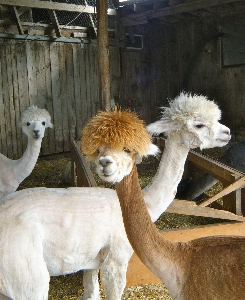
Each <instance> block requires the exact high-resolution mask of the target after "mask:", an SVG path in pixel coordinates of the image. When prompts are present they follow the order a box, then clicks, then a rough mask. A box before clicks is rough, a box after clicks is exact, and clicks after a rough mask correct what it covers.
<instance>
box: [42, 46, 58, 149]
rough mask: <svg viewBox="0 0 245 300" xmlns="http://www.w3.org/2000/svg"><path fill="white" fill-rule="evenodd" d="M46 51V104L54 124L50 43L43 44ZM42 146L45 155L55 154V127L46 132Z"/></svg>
mask: <svg viewBox="0 0 245 300" xmlns="http://www.w3.org/2000/svg"><path fill="white" fill-rule="evenodd" d="M43 48H44V49H43V51H44V64H45V80H46V82H45V89H46V97H47V98H46V102H45V108H46V109H47V111H48V112H49V114H50V116H51V119H52V123H53V122H54V110H53V99H52V78H51V62H50V43H49V42H43ZM42 144H44V145H47V147H46V146H45V150H43V153H45V154H52V153H55V127H54V128H53V129H49V130H46V132H45V137H44V139H43V142H42Z"/></svg>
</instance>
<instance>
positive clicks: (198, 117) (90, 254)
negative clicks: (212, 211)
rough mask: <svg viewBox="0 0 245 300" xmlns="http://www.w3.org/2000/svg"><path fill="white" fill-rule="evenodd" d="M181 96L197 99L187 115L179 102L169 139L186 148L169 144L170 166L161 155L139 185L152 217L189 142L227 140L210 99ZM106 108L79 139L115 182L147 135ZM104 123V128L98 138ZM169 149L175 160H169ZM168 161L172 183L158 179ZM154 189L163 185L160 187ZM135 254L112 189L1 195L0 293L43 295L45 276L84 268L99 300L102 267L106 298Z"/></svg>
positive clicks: (116, 290) (88, 294) (117, 288)
mask: <svg viewBox="0 0 245 300" xmlns="http://www.w3.org/2000/svg"><path fill="white" fill-rule="evenodd" d="M176 102H177V100H176ZM179 102H183V104H184V103H185V106H186V109H187V110H188V107H189V104H193V105H194V104H196V105H195V110H193V112H192V115H191V114H190V113H191V111H189V114H188V115H186V109H185V110H184V107H183V108H182V110H184V111H183V118H182V119H181V118H180V119H179V120H177V119H175V120H172V121H169V122H168V131H169V143H168V145H171V139H173V143H172V145H173V144H175V143H177V144H176V146H177V147H180V148H181V149H182V148H183V149H184V150H181V149H180V151H175V150H173V151H172V152H173V153H172V152H171V151H170V149H169V150H168V151H169V152H171V153H170V154H169V155H171V158H170V160H171V161H172V160H173V161H172V163H173V164H174V166H173V165H170V164H168V163H167V164H166V163H165V160H168V159H167V157H165V158H164V157H163V159H162V160H161V163H160V164H161V166H160V167H159V171H158V174H157V175H156V177H155V178H154V180H153V183H152V184H151V185H150V186H149V187H147V188H146V189H145V190H144V193H145V200H146V202H147V206H148V209H149V213H150V214H151V218H152V220H156V219H157V218H158V217H159V216H160V215H161V214H162V212H163V211H164V210H165V209H166V207H167V206H168V204H169V203H170V202H171V201H172V200H173V198H174V190H175V188H176V187H177V184H178V180H180V178H181V172H183V166H182V165H183V163H184V160H185V158H184V159H183V158H182V157H179V156H180V155H184V156H185V157H186V155H187V154H186V151H187V152H188V149H189V147H197V146H200V147H203V148H205V147H215V146H224V145H225V144H226V143H227V142H228V141H229V139H230V134H229V129H228V128H227V127H225V126H224V125H222V124H220V123H219V122H218V120H219V117H220V111H219V109H218V108H217V106H216V105H215V104H214V103H213V102H211V101H208V100H207V99H206V98H205V97H201V96H195V97H191V96H189V95H185V94H182V95H181V96H180V97H179ZM198 108H199V109H198ZM208 108H209V110H208ZM203 109H205V113H204V111H203ZM209 111H210V113H207V112H209ZM110 114H113V113H101V114H98V115H97V116H96V117H95V118H93V119H92V120H91V122H90V123H89V124H88V125H87V126H86V128H85V130H84V132H83V141H82V144H83V150H84V153H85V154H86V155H87V156H91V157H94V158H95V162H96V164H97V171H98V174H99V175H100V177H102V178H103V179H104V180H106V181H113V182H117V181H120V180H121V179H122V178H123V177H124V176H126V175H127V174H129V172H130V171H131V169H132V166H133V164H134V162H133V160H132V157H133V156H134V155H135V153H139V154H140V155H142V154H146V153H147V152H148V149H146V148H149V146H150V142H149V140H147V139H146V138H144V136H145V133H144V130H143V129H140V128H138V129H135V127H132V124H131V123H130V121H129V120H131V122H133V121H134V120H133V116H132V115H131V114H130V113H128V114H129V117H128V118H127V119H126V121H125V118H122V122H121V123H122V126H121V127H119V128H118V127H116V126H118V123H119V122H118V119H117V118H116V120H114V121H115V122H114V123H113V122H111V123H110V125H111V127H110V130H109V129H108V126H104V124H103V118H104V115H106V116H107V115H108V116H110ZM119 117H120V116H119ZM187 118H188V120H189V121H188V122H186V120H187ZM93 120H96V121H93ZM100 124H101V126H100ZM136 128H137V127H136ZM106 130H107V132H106V134H107V135H106V134H104V135H103V136H102V138H101V139H97V137H98V136H100V135H102V133H103V132H104V131H106ZM170 131H172V133H171V134H170ZM129 132H130V134H129ZM177 136H178V138H177ZM102 140H104V142H105V143H104V142H102ZM184 141H187V143H185V142H184ZM190 141H193V143H190ZM179 143H180V144H179ZM142 145H143V146H144V147H143V146H142ZM146 146H147V147H146ZM151 147H154V146H153V145H152V146H151ZM142 148H143V149H144V150H142ZM153 150H154V151H153V154H154V153H156V148H153ZM179 152H180V153H179ZM183 153H184V154H183ZM173 154H176V155H177V159H178V160H180V162H179V161H175V160H174V159H173ZM185 154H186V155H185ZM164 166H165V167H164ZM165 168H167V169H168V172H169V174H170V175H171V176H173V178H172V180H171V181H170V186H167V185H164V184H163V183H164V182H163V180H162V181H161V178H162V175H161V173H164V172H165ZM163 169H164V170H163ZM178 169H180V170H178ZM166 172H167V171H166ZM164 176H165V175H164ZM164 180H166V178H165V179H164ZM154 185H155V186H154ZM155 189H157V190H158V191H159V189H160V190H161V192H159V193H158V194H157V193H155ZM150 193H152V194H153V195H154V196H153V197H151V196H150ZM169 194H170V195H169ZM155 198H156V199H155ZM166 199H167V201H166V203H165V200H166ZM152 201H154V203H153V202H152ZM98 224H99V225H98ZM98 226H99V227H98ZM17 237H18V238H17ZM17 244H18V245H17ZM27 249H28V251H27ZM132 253H133V250H132V248H131V246H130V244H129V242H128V239H127V236H126V233H125V230H124V225H123V221H122V216H121V210H120V205H119V202H118V199H117V195H116V192H115V191H114V190H110V189H105V188H70V189H45V188H35V189H26V190H23V191H20V192H17V193H15V195H10V196H8V197H5V198H4V203H3V205H2V207H1V210H0V257H4V260H3V261H2V262H1V264H0V279H1V280H0V291H1V293H2V294H3V295H6V296H8V297H10V298H14V299H18V300H22V299H23V300H24V299H25V300H29V299H35V300H39V299H40V300H43V299H47V294H48V283H49V278H50V275H51V276H56V275H61V274H69V273H73V272H76V271H78V270H87V271H85V273H84V296H83V299H92V300H98V299H100V297H99V286H98V280H97V274H98V269H100V268H101V269H102V271H103V273H102V274H103V277H102V280H103V282H104V286H105V293H106V298H107V299H110V300H119V299H121V296H122V293H123V290H124V287H125V284H126V270H127V265H128V261H129V259H130V257H131V255H132ZM27 263H28V268H27V267H26V264H27ZM37 266H38V267H37ZM23 274H25V275H23ZM30 283H31V284H30ZM0 299H1V297H0Z"/></svg>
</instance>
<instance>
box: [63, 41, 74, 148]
mask: <svg viewBox="0 0 245 300" xmlns="http://www.w3.org/2000/svg"><path fill="white" fill-rule="evenodd" d="M74 47H75V45H72V44H69V45H67V52H66V57H67V59H66V80H67V84H66V86H67V94H68V95H69V96H68V97H67V101H66V102H67V122H68V133H69V135H68V140H67V143H65V145H64V147H65V148H64V149H65V151H69V150H70V144H71V141H72V140H74V139H75V127H76V117H75V109H74V106H75V103H74V98H75V91H74V89H75V85H74V65H73V48H74Z"/></svg>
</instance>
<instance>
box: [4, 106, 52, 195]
mask: <svg viewBox="0 0 245 300" xmlns="http://www.w3.org/2000/svg"><path fill="white" fill-rule="evenodd" d="M20 126H21V128H22V131H23V133H24V134H26V135H27V137H28V143H27V148H26V150H25V152H24V154H23V156H22V157H21V158H20V159H17V160H12V159H9V158H7V157H6V156H4V155H3V154H1V153H0V170H1V173H0V198H1V197H3V196H5V195H7V194H10V193H12V192H15V191H16V190H17V188H18V186H19V184H20V183H21V182H22V181H23V180H24V179H25V178H26V177H28V176H29V175H30V174H31V172H32V170H33V168H34V167H35V164H36V162H37V159H38V156H39V152H40V148H41V143H42V139H43V137H44V133H45V129H46V128H47V127H50V128H52V127H53V125H52V124H51V117H50V115H49V113H48V112H47V110H46V109H41V108H38V107H36V106H31V107H29V108H28V109H27V110H26V111H24V112H23V113H22V115H21V120H20Z"/></svg>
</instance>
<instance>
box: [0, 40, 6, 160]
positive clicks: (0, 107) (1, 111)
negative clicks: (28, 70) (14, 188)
mask: <svg viewBox="0 0 245 300" xmlns="http://www.w3.org/2000/svg"><path fill="white" fill-rule="evenodd" d="M0 57H1V60H0V76H1V80H0V132H1V135H0V141H1V145H0V152H1V153H2V154H4V155H6V154H7V145H6V142H7V137H6V125H5V108H4V96H3V93H4V91H3V85H4V81H3V79H2V78H3V77H4V76H6V73H5V47H3V43H0Z"/></svg>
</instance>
